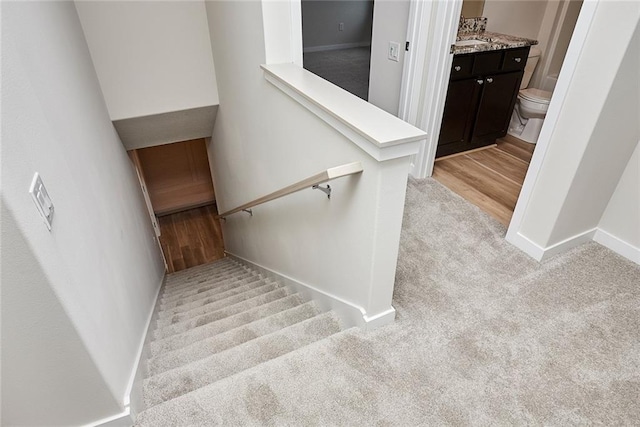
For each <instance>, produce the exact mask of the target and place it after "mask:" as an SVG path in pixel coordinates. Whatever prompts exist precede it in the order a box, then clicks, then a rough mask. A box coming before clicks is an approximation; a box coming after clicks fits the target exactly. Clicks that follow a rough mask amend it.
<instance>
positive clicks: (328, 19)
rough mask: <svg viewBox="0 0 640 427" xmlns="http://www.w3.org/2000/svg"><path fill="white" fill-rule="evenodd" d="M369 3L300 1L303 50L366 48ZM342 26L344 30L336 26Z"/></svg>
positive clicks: (367, 0)
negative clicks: (338, 47) (359, 45)
mask: <svg viewBox="0 0 640 427" xmlns="http://www.w3.org/2000/svg"><path fill="white" fill-rule="evenodd" d="M372 15H373V0H350V1H334V0H320V1H318V0H302V40H303V44H304V47H305V48H312V47H316V48H317V47H322V46H334V45H342V44H356V43H360V44H367V45H368V44H369V43H370V42H371V21H372ZM341 22H342V23H344V30H343V31H339V29H338V25H339V24H340V23H341Z"/></svg>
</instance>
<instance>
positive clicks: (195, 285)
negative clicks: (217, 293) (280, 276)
mask: <svg viewBox="0 0 640 427" xmlns="http://www.w3.org/2000/svg"><path fill="white" fill-rule="evenodd" d="M250 274H252V275H255V273H254V272H252V271H249V270H245V269H243V270H238V271H234V272H232V273H229V274H223V275H220V276H217V277H210V276H202V277H200V278H198V279H193V280H191V281H190V282H189V283H187V284H185V285H184V286H181V287H180V288H179V289H178V288H168V287H165V290H164V292H163V294H162V299H163V300H168V299H169V298H171V297H175V296H179V295H182V294H184V293H185V292H189V291H194V290H198V289H200V288H203V287H205V286H210V285H212V284H215V283H219V282H224V281H227V280H230V279H233V278H236V277H242V276H247V275H250Z"/></svg>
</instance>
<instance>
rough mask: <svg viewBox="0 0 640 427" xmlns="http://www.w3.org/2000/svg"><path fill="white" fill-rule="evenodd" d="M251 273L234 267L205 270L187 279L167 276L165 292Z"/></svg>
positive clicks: (186, 277) (239, 267) (242, 268)
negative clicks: (210, 280)
mask: <svg viewBox="0 0 640 427" xmlns="http://www.w3.org/2000/svg"><path fill="white" fill-rule="evenodd" d="M244 271H251V270H249V269H247V268H246V267H243V266H233V267H227V268H224V269H216V270H203V271H199V272H197V273H193V274H191V275H189V276H185V277H171V276H167V280H166V286H165V289H164V291H165V292H174V291H179V290H181V289H186V288H188V287H189V286H191V285H192V284H194V283H197V282H201V281H204V280H208V279H215V278H217V277H224V276H229V275H230V274H234V273H239V272H244Z"/></svg>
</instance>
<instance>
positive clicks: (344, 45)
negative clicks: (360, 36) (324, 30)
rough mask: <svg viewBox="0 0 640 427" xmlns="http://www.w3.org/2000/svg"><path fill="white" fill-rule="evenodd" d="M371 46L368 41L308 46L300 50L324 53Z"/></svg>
mask: <svg viewBox="0 0 640 427" xmlns="http://www.w3.org/2000/svg"><path fill="white" fill-rule="evenodd" d="M367 46H371V42H370V41H365V42H353V43H340V44H327V45H324V46H309V47H305V48H304V49H302V51H303V52H304V53H311V52H325V51H328V50H341V49H352V48H354V47H367Z"/></svg>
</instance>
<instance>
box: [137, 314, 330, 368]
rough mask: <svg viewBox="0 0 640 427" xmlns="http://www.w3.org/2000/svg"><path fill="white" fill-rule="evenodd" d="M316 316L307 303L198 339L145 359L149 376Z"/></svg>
mask: <svg viewBox="0 0 640 427" xmlns="http://www.w3.org/2000/svg"><path fill="white" fill-rule="evenodd" d="M318 314H320V313H319V311H318V309H317V308H316V307H315V305H314V304H313V303H312V302H308V303H306V304H303V305H299V306H297V307H294V308H291V309H289V310H285V311H282V312H279V313H276V314H274V315H272V316H269V317H266V318H264V319H260V320H257V321H255V322H252V323H250V324H248V325H245V326H241V327H239V328H235V329H232V330H230V331H227V332H223V333H221V334H219V335H216V336H214V337H211V338H207V339H203V340H200V341H198V342H195V343H194V344H191V345H189V346H187V347H184V348H181V349H179V350H176V351H172V352H168V353H163V354H161V355H159V356H158V357H155V358H152V359H150V360H149V364H148V369H149V376H153V375H157V374H160V373H162V372H165V371H168V370H171V369H175V368H178V367H180V366H183V365H186V364H187V363H191V362H195V361H197V360H200V359H204V358H206V357H209V356H211V355H212V354H216V353H219V352H221V351H224V350H227V349H229V348H232V347H234V346H236V345H240V344H242V343H244V342H247V341H250V340H252V339H256V338H258V337H261V336H264V335H268V334H270V333H273V332H276V331H278V330H279V329H282V328H286V327H287V326H291V325H293V324H295V323H299V322H302V321H304V320H307V319H310V318H312V317H314V316H317V315H318Z"/></svg>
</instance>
